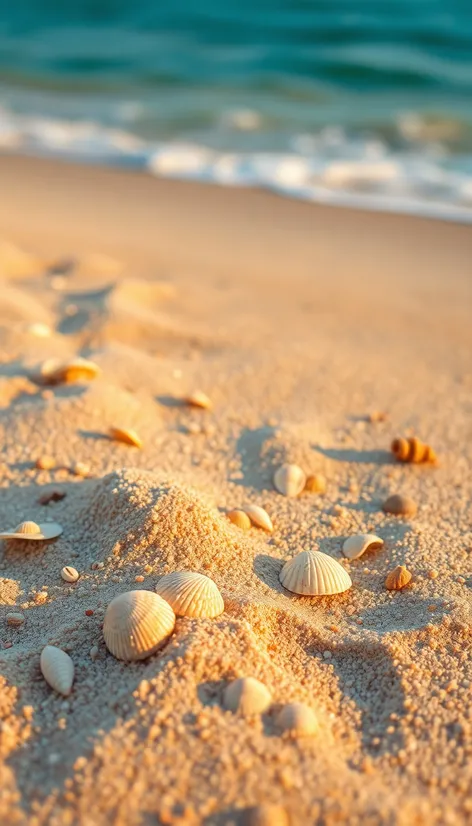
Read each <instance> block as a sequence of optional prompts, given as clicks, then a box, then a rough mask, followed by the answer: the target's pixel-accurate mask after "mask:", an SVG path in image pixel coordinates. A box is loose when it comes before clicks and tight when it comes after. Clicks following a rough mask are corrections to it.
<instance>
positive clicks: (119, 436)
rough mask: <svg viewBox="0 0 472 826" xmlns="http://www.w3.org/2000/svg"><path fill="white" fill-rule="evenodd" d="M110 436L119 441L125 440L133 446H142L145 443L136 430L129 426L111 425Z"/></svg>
mask: <svg viewBox="0 0 472 826" xmlns="http://www.w3.org/2000/svg"><path fill="white" fill-rule="evenodd" d="M110 436H111V437H112V439H115V441H117V442H124V444H126V445H132V446H133V447H142V446H143V443H142V441H141V439H140V438H139V436H138V434H137V433H136V431H135V430H131V428H128V427H111V428H110Z"/></svg>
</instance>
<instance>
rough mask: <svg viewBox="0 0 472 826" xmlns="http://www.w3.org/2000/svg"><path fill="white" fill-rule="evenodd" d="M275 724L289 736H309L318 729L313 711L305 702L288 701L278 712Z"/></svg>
mask: <svg viewBox="0 0 472 826" xmlns="http://www.w3.org/2000/svg"><path fill="white" fill-rule="evenodd" d="M276 724H277V726H278V727H279V728H280V729H282V731H283V732H285V733H286V734H288V735H289V736H290V737H309V736H310V735H312V734H316V732H317V731H318V720H317V717H316V714H315V712H314V711H313V709H312V708H310V706H307V705H305V703H288V704H287V705H285V706H284V707H283V708H282V709H281V711H280V712H279V713H278V715H277V718H276Z"/></svg>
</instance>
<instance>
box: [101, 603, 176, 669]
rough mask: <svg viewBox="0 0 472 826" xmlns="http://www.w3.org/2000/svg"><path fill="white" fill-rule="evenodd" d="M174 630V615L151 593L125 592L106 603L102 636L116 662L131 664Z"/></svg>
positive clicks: (158, 644) (155, 647) (145, 654)
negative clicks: (123, 661)
mask: <svg viewBox="0 0 472 826" xmlns="http://www.w3.org/2000/svg"><path fill="white" fill-rule="evenodd" d="M174 626H175V614H174V612H173V610H172V608H171V607H170V605H169V603H168V602H166V601H165V599H163V598H162V597H160V596H159V595H158V594H154V593H153V592H152V591H127V592H126V593H124V594H119V595H118V596H117V597H115V598H114V599H113V600H112V601H111V602H110V604H109V606H108V608H107V610H106V612H105V617H104V620H103V636H104V639H105V644H106V647H107V648H108V650H109V651H110V653H111V654H113V656H114V657H116V658H117V660H125V661H128V662H133V661H134V660H144V659H146V657H150V656H151V654H154V652H155V651H157V650H158V649H159V648H161V647H162V646H163V645H165V643H166V642H167V640H168V639H169V637H170V635H171V634H172V631H173V630H174Z"/></svg>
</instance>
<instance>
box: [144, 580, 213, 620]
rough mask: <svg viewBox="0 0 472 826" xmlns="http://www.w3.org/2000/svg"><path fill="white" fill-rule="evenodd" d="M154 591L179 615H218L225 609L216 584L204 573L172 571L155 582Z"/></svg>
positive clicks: (201, 616)
mask: <svg viewBox="0 0 472 826" xmlns="http://www.w3.org/2000/svg"><path fill="white" fill-rule="evenodd" d="M156 592H157V593H158V594H159V596H161V597H162V598H163V599H165V600H166V602H168V603H169V605H170V606H171V608H172V610H173V611H174V613H175V614H177V616H179V617H200V618H210V619H211V618H212V617H218V616H219V615H220V614H222V613H223V611H224V610H225V604H224V602H223V597H222V596H221V594H220V592H219V590H218V588H217V586H216V585H215V583H214V582H213V580H212V579H210V578H209V577H207V576H204V574H197V573H195V572H194V571H174V572H173V573H171V574H166V576H163V577H162V579H161V580H159V582H158V583H157V588H156Z"/></svg>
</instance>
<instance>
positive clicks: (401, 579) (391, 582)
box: [385, 565, 412, 591]
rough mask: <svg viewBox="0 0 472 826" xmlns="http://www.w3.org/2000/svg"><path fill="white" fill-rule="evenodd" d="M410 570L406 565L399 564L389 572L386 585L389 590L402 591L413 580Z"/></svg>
mask: <svg viewBox="0 0 472 826" xmlns="http://www.w3.org/2000/svg"><path fill="white" fill-rule="evenodd" d="M411 576H412V575H411V573H410V571H409V570H408V569H407V568H405V566H404V565H398V566H397V567H396V568H394V570H393V571H390V572H389V573H388V574H387V577H386V580H385V587H386V588H387V590H388V591H401V589H402V588H404V587H405V585H408V583H409V582H410V580H411Z"/></svg>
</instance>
